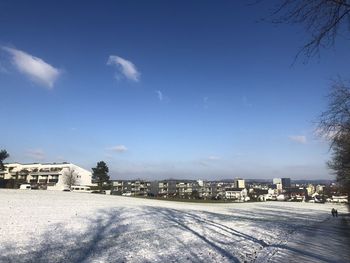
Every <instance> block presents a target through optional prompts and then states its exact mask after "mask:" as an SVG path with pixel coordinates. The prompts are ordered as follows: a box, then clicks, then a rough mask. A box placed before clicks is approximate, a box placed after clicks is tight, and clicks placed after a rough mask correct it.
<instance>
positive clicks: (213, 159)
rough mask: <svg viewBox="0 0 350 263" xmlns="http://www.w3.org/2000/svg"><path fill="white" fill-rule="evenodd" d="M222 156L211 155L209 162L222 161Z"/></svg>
mask: <svg viewBox="0 0 350 263" xmlns="http://www.w3.org/2000/svg"><path fill="white" fill-rule="evenodd" d="M220 159H221V158H220V156H216V155H210V156H208V158H207V160H210V161H216V160H220Z"/></svg>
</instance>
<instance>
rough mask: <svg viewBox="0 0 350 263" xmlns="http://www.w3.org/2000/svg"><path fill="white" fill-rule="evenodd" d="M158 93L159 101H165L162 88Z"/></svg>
mask: <svg viewBox="0 0 350 263" xmlns="http://www.w3.org/2000/svg"><path fill="white" fill-rule="evenodd" d="M156 93H157V95H158V99H159V101H163V99H164V97H163V93H162V92H161V91H160V90H156Z"/></svg>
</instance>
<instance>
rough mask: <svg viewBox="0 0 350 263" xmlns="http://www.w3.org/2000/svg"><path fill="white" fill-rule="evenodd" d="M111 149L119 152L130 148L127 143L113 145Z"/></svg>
mask: <svg viewBox="0 0 350 263" xmlns="http://www.w3.org/2000/svg"><path fill="white" fill-rule="evenodd" d="M109 149H110V150H112V151H114V152H118V153H123V152H126V151H128V148H126V146H125V145H116V146H113V147H111V148H109Z"/></svg>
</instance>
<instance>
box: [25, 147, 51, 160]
mask: <svg viewBox="0 0 350 263" xmlns="http://www.w3.org/2000/svg"><path fill="white" fill-rule="evenodd" d="M26 156H27V157H30V158H32V159H33V160H44V159H45V157H46V156H45V153H44V151H43V150H41V149H28V150H27V151H26Z"/></svg>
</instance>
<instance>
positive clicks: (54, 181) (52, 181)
mask: <svg viewBox="0 0 350 263" xmlns="http://www.w3.org/2000/svg"><path fill="white" fill-rule="evenodd" d="M49 183H58V178H57V179H49Z"/></svg>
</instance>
